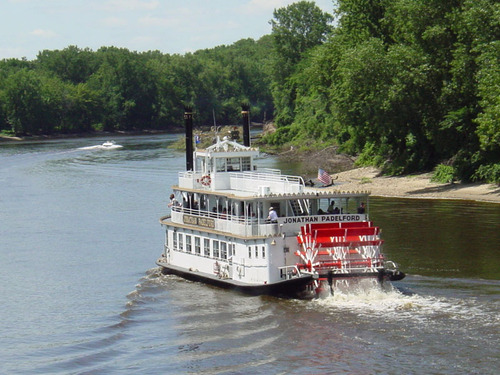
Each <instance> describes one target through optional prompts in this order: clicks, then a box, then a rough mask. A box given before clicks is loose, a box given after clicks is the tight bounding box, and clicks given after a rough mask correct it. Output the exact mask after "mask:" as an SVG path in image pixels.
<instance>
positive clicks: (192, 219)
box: [182, 215, 215, 229]
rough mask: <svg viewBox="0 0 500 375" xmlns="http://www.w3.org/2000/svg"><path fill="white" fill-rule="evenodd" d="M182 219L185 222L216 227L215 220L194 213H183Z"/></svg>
mask: <svg viewBox="0 0 500 375" xmlns="http://www.w3.org/2000/svg"><path fill="white" fill-rule="evenodd" d="M182 221H183V222H184V224H189V225H198V226H200V227H205V228H212V229H213V228H215V220H214V219H210V218H208V217H198V216H192V215H183V217H182Z"/></svg>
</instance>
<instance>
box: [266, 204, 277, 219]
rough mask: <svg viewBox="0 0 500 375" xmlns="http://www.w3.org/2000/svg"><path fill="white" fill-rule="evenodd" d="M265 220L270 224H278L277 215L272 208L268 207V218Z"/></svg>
mask: <svg viewBox="0 0 500 375" xmlns="http://www.w3.org/2000/svg"><path fill="white" fill-rule="evenodd" d="M267 220H269V221H270V222H271V223H277V222H278V214H277V213H276V211H275V210H274V207H269V216H268V217H267Z"/></svg>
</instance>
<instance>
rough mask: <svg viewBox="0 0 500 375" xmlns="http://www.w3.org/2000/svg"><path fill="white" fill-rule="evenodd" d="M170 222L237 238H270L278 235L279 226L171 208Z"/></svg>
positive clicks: (205, 212)
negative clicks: (224, 233)
mask: <svg viewBox="0 0 500 375" xmlns="http://www.w3.org/2000/svg"><path fill="white" fill-rule="evenodd" d="M172 222H173V223H179V224H188V225H194V226H198V227H202V228H204V229H212V230H216V231H219V232H227V233H232V234H235V235H238V236H272V235H276V234H278V233H279V225H278V224H274V223H266V222H265V221H264V220H262V221H260V222H259V221H256V220H255V219H246V220H245V219H244V218H242V217H239V216H236V215H228V214H223V213H215V212H208V211H200V210H195V209H190V208H183V207H173V208H172Z"/></svg>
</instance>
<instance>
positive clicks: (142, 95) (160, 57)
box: [0, 36, 273, 135]
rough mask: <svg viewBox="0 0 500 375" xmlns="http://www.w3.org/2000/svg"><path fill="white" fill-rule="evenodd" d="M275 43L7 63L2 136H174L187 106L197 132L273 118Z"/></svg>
mask: <svg viewBox="0 0 500 375" xmlns="http://www.w3.org/2000/svg"><path fill="white" fill-rule="evenodd" d="M270 43H271V41H270V37H269V36H267V37H263V38H262V39H260V40H259V41H254V40H252V39H244V40H240V41H238V42H236V43H234V44H233V45H230V46H220V47H216V48H213V49H207V50H200V51H197V52H194V53H187V54H185V55H169V54H163V53H160V52H158V51H149V52H144V53H138V52H133V51H129V50H128V49H126V48H115V47H102V48H100V49H99V50H97V51H95V52H94V51H92V50H90V49H80V48H78V47H77V46H69V47H67V48H65V49H63V50H55V51H49V50H45V51H42V52H40V53H39V54H38V55H37V57H36V59H35V60H33V61H27V60H26V59H4V60H2V61H0V130H4V131H11V132H13V133H15V134H16V135H35V134H54V133H58V134H60V133H87V132H93V131H131V130H145V129H148V130H152V129H153V130H154V129H158V130H175V129H176V128H178V127H181V126H182V125H183V111H184V106H185V105H189V106H192V107H193V108H195V109H196V111H197V115H196V116H195V121H196V125H211V124H213V123H214V118H213V117H214V114H215V118H216V121H217V123H219V124H234V123H238V122H240V121H241V120H240V118H241V115H240V111H241V103H252V110H253V111H252V114H253V118H252V119H253V120H254V121H262V119H263V118H264V117H265V116H272V112H273V107H272V98H271V92H270V89H269V87H270V79H271V77H270V75H269V74H267V72H266V69H267V66H268V65H269V63H268V60H269V54H268V51H269V49H270V47H269V46H270Z"/></svg>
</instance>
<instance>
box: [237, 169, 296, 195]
mask: <svg viewBox="0 0 500 375" xmlns="http://www.w3.org/2000/svg"><path fill="white" fill-rule="evenodd" d="M270 172H271V173H269V172H268V171H264V172H237V173H236V172H231V173H230V174H229V175H230V187H231V189H235V190H243V191H250V192H254V193H262V192H263V190H262V187H268V188H269V189H268V192H267V193H276V192H279V193H280V194H283V193H286V194H289V193H302V192H303V191H304V180H303V179H302V177H300V176H289V175H282V174H278V173H276V172H274V171H272V170H270Z"/></svg>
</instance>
